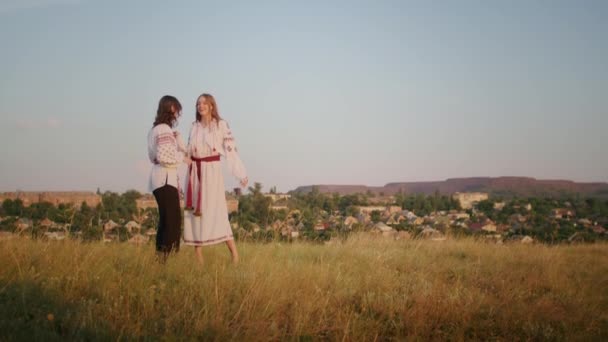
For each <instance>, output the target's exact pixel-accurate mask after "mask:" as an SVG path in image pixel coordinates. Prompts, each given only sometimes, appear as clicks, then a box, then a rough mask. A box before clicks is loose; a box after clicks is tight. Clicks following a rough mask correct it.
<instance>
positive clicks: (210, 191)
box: [183, 161, 233, 246]
mask: <svg viewBox="0 0 608 342" xmlns="http://www.w3.org/2000/svg"><path fill="white" fill-rule="evenodd" d="M201 176H202V177H201V178H202V182H201V183H202V201H201V213H202V215H201V216H195V215H194V210H185V211H184V237H183V239H184V244H185V245H190V246H206V245H213V244H216V243H220V242H224V241H228V240H232V239H233V236H232V229H231V227H230V222H229V221H228V208H227V207H226V194H225V192H224V191H225V190H224V175H223V173H222V164H221V162H220V161H217V162H202V163H201ZM189 181H190V180H188V182H189ZM196 183H198V182H195V184H196ZM199 190H200V189H194V191H193V199H197V198H198V191H199ZM194 203H196V200H194ZM195 206H196V205H195Z"/></svg>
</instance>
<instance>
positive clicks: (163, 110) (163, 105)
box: [153, 95, 182, 127]
mask: <svg viewBox="0 0 608 342" xmlns="http://www.w3.org/2000/svg"><path fill="white" fill-rule="evenodd" d="M181 111H182V105H181V103H179V101H178V100H177V99H176V98H175V97H173V96H171V95H165V96H163V97H162V98H161V99H160V101H159V102H158V110H157V111H156V118H155V119H154V125H153V126H157V125H160V124H167V125H169V126H170V127H173V124H174V123H175V121H176V120H177V119H176V118H175V113H179V112H181Z"/></svg>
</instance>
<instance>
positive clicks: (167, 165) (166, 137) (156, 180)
mask: <svg viewBox="0 0 608 342" xmlns="http://www.w3.org/2000/svg"><path fill="white" fill-rule="evenodd" d="M180 151H186V148H185V145H184V142H183V141H182V139H181V137H180V136H179V135H178V136H177V137H176V136H174V134H173V130H172V129H171V127H169V125H167V124H160V125H156V126H154V127H153V128H152V129H151V130H150V132H149V133H148V158H149V159H150V162H152V164H154V165H153V166H152V171H151V173H150V183H149V189H150V191H154V190H156V189H158V188H160V187H162V186H164V185H165V184H167V185H171V186H173V187H175V188H177V189H179V185H178V184H179V180H178V176H177V166H178V164H179V162H180V161H181V160H180V159H181V158H180V153H179V152H180Z"/></svg>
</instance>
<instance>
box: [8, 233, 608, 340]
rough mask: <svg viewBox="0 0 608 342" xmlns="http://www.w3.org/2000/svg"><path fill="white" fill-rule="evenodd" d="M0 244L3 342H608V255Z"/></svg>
mask: <svg viewBox="0 0 608 342" xmlns="http://www.w3.org/2000/svg"><path fill="white" fill-rule="evenodd" d="M238 247H239V250H240V253H241V263H240V264H239V265H237V266H234V265H232V264H231V263H230V262H229V260H230V258H229V253H228V250H227V249H226V247H225V246H224V245H219V246H213V247H208V248H205V249H204V252H205V265H204V266H202V267H201V266H199V265H197V264H196V262H195V258H194V254H193V251H192V249H191V248H187V247H182V250H181V251H180V252H179V253H178V254H177V255H175V256H174V257H172V258H170V259H169V261H168V262H167V264H165V265H160V264H158V263H157V262H155V258H154V250H153V247H152V246H149V245H147V246H140V247H136V246H132V245H126V244H105V245H104V244H100V243H95V244H83V243H78V242H74V241H64V242H42V241H32V240H27V239H14V240H9V241H0V257H1V260H2V267H1V269H0V312H1V313H2V314H1V317H0V340H53V339H57V340H58V339H64V338H69V339H85V340H98V339H101V340H106V339H159V338H161V339H169V340H174V339H194V338H197V339H204V340H269V339H270V340H296V339H298V340H299V339H330V340H366V341H368V340H391V339H399V340H401V339H417V340H438V339H452V340H464V339H467V340H468V339H479V340H487V339H502V340H528V339H541V340H553V339H558V340H561V339H568V340H571V339H574V340H599V339H604V340H605V339H607V338H608V295H607V294H608V245H606V244H594V245H579V246H555V247H548V246H544V245H533V246H527V245H518V244H514V245H493V244H484V243H480V242H475V241H472V240H448V241H442V242H435V241H392V240H391V241H387V240H382V239H370V238H367V237H361V236H354V237H352V238H350V239H349V240H348V241H346V242H344V243H338V244H334V245H331V246H327V245H312V244H306V243H294V244H280V243H271V244H247V243H244V244H240V245H239V246H238Z"/></svg>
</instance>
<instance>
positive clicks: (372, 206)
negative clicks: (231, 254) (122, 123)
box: [0, 186, 607, 244]
mask: <svg viewBox="0 0 608 342" xmlns="http://www.w3.org/2000/svg"><path fill="white" fill-rule="evenodd" d="M252 190H253V191H252V192H251V194H248V195H244V196H243V195H239V194H238V193H235V192H232V193H229V192H227V193H226V201H227V206H228V208H229V213H230V221H231V225H232V227H233V233H234V235H235V237H236V238H237V239H239V240H251V241H273V240H282V241H296V240H312V241H317V242H324V243H328V244H331V243H333V242H335V241H337V240H339V239H340V238H345V237H346V236H348V234H350V233H353V232H363V233H366V234H370V236H376V237H382V238H387V239H395V240H400V239H413V238H416V239H430V240H433V241H443V240H445V239H447V238H457V237H463V236H475V237H478V238H481V239H483V240H484V241H492V242H495V243H503V242H507V241H510V242H513V241H515V242H521V243H533V242H568V243H573V242H589V241H595V240H601V239H606V237H607V233H606V228H605V225H606V217H605V216H602V213H603V212H601V211H600V212H589V210H587V212H588V213H587V214H588V216H589V217H586V216H585V217H582V216H581V215H580V214H581V213H580V212H579V213H577V210H576V208H575V206H574V205H573V204H572V203H570V202H568V201H564V200H561V201H558V200H544V201H541V202H539V201H538V200H537V199H532V200H528V201H525V200H523V201H522V200H521V199H520V200H511V201H509V200H504V201H496V200H495V201H492V200H490V196H489V194H487V193H480V192H468V193H455V194H452V195H451V196H450V197H449V198H446V196H442V197H443V199H444V202H445V203H451V205H447V207H446V206H445V205H444V206H443V207H441V206H440V207H441V208H437V206H436V205H435V208H433V207H432V204H429V203H427V202H425V201H429V202H431V203H432V202H433V196H427V197H423V196H420V195H418V196H417V197H416V198H417V199H420V200H422V201H423V202H422V207H421V205H420V204H415V203H413V202H412V200H413V199H412V197H410V208H404V206H402V205H398V202H403V201H404V196H401V199H400V198H398V197H399V196H375V195H372V194H356V195H352V196H350V197H348V196H337V195H332V196H329V195H324V194H319V193H316V194H315V193H309V194H301V193H296V194H293V195H292V194H278V193H276V192H274V191H271V192H269V193H262V192H261V186H259V187H258V188H257V189H252ZM123 197H125V198H123ZM313 197H316V198H313ZM348 198H350V202H351V203H353V204H350V205H347V206H344V205H342V206H341V208H340V205H339V202H344V200H345V199H348ZM353 198H354V200H353ZM436 198H437V196H435V199H436ZM121 200H122V201H126V204H125V203H123V204H121V203H120V201H121ZM239 200H240V201H241V206H240V207H241V208H240V207H239ZM332 200H333V202H332ZM0 201H2V210H1V214H2V216H0V238H2V239H10V238H13V237H17V236H26V237H28V236H29V237H35V238H43V239H48V240H63V239H66V238H68V237H70V238H76V239H82V240H85V241H91V240H99V241H104V242H108V243H110V242H129V243H133V244H144V243H148V242H149V241H152V240H154V237H155V235H156V224H157V222H156V215H157V211H156V202H155V200H154V198H153V196H151V195H150V194H143V195H142V194H139V193H137V192H135V191H131V192H130V193H129V192H127V193H126V194H124V195H118V194H115V193H105V194H94V193H87V192H66V193H49V192H42V193H3V194H0ZM535 201H536V203H542V206H543V207H544V208H542V210H540V211H541V214H540V215H541V216H540V217H539V209H541V208H536V210H535V208H534V206H533V204H532V202H535ZM315 202H316V203H315ZM547 202H549V204H552V205H550V207H551V208H549V209H547ZM74 203H80V205H76V204H74ZM331 203H333V205H332V204H331ZM583 203H586V202H583ZM347 204H349V203H347ZM416 206H418V207H419V210H416V209H415V208H412V207H416ZM596 207H597V206H596ZM125 208H129V209H130V210H126V211H125V210H124V209H125ZM247 208H249V209H247ZM119 209H120V210H122V212H119ZM247 211H249V212H247Z"/></svg>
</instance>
